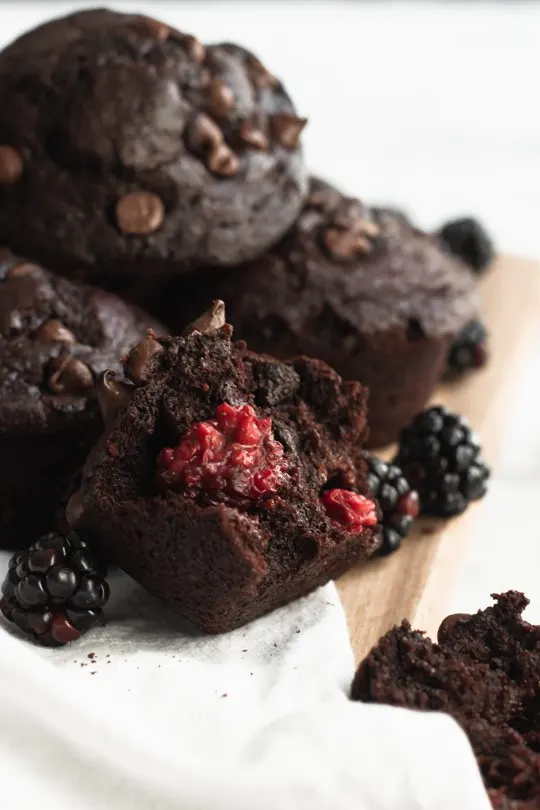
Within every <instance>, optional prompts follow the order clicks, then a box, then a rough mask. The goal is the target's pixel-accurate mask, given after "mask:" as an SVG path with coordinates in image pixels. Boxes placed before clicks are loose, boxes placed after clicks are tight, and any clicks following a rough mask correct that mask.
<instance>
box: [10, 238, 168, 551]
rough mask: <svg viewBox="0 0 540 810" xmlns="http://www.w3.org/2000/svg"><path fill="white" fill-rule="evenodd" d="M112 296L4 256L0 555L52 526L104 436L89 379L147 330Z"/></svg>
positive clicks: (138, 315)
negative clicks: (59, 506) (87, 458)
mask: <svg viewBox="0 0 540 810" xmlns="http://www.w3.org/2000/svg"><path fill="white" fill-rule="evenodd" d="M150 326H154V328H155V329H156V330H159V329H160V328H161V327H160V326H159V324H157V323H156V322H155V321H153V320H152V319H151V318H150V317H148V316H147V315H145V314H144V313H143V312H141V311H139V310H136V309H134V308H132V307H129V306H128V305H127V304H125V303H124V302H123V301H121V300H120V299H119V298H117V297H116V296H115V295H112V294H110V293H105V292H101V291H99V290H95V289H93V288H91V287H86V286H80V285H77V284H75V283H73V282H70V281H67V280H66V279H61V278H57V277H55V276H53V275H51V274H50V273H49V272H48V271H47V270H45V269H43V268H42V267H40V266H38V265H36V264H33V263H32V262H28V261H26V260H25V259H22V258H20V257H17V256H15V255H14V254H13V253H11V252H10V251H8V250H1V251H0V377H1V381H2V385H1V387H0V547H1V548H11V547H21V546H23V545H25V544H26V543H28V542H31V541H34V540H37V539H38V537H39V535H40V534H43V533H44V532H46V531H49V530H50V529H51V528H52V527H53V513H54V510H55V507H56V505H57V503H58V500H59V499H60V497H61V495H62V492H63V490H64V488H65V487H66V486H68V484H69V482H70V480H71V478H72V476H73V475H74V473H75V472H76V470H77V469H78V468H79V467H80V465H81V464H82V462H83V460H84V458H85V456H86V455H87V453H88V450H89V448H90V447H91V446H92V444H93V443H94V442H95V440H96V438H97V436H98V435H99V433H100V431H101V429H102V427H101V425H102V423H101V417H100V413H99V408H98V404H97V401H96V399H95V397H94V392H93V389H94V380H95V378H96V376H97V375H98V374H100V373H101V372H102V371H104V369H106V368H111V367H112V368H116V370H118V371H119V370H120V368H121V365H120V362H119V356H120V354H122V353H125V352H128V351H129V349H130V348H131V347H132V346H133V345H134V344H135V343H136V342H137V341H139V340H140V338H141V336H142V335H144V334H145V331H146V330H147V329H148V327H150Z"/></svg>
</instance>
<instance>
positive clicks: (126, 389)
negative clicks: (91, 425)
mask: <svg viewBox="0 0 540 810" xmlns="http://www.w3.org/2000/svg"><path fill="white" fill-rule="evenodd" d="M134 391H135V387H134V386H133V385H129V384H128V383H125V382H122V381H121V380H117V379H116V378H115V376H114V374H113V372H112V371H104V372H103V374H102V375H101V376H100V378H99V380H98V382H97V385H96V395H97V400H98V404H99V409H100V411H101V416H102V418H103V422H104V423H105V425H106V426H108V425H110V424H111V423H112V422H114V420H115V419H116V416H117V415H118V413H119V412H120V411H121V410H123V409H124V408H125V407H126V405H128V404H129V402H130V400H131V397H132V396H133V393H134Z"/></svg>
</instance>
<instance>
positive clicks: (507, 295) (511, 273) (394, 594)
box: [338, 258, 540, 660]
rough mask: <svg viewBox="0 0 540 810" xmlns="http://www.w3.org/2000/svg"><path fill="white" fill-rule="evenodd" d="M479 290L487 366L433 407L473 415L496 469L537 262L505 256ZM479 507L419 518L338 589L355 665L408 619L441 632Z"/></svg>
mask: <svg viewBox="0 0 540 810" xmlns="http://www.w3.org/2000/svg"><path fill="white" fill-rule="evenodd" d="M482 287H483V310H484V320H485V322H486V324H487V326H488V328H489V331H490V335H491V352H492V354H491V360H490V363H489V364H488V365H487V366H486V368H485V369H483V370H482V371H479V372H477V373H475V374H474V375H471V376H470V377H469V378H467V379H466V380H463V381H461V382H459V383H454V384H452V385H444V386H441V387H440V388H439V389H438V390H437V391H436V392H435V395H434V396H433V402H437V403H444V404H446V405H448V407H450V408H451V409H452V410H454V411H457V412H459V413H463V414H465V415H466V416H467V417H468V418H469V420H470V422H471V424H472V426H473V427H474V428H475V430H477V431H478V433H479V434H480V437H481V439H482V445H483V448H484V456H485V457H486V460H487V461H488V462H489V463H490V464H493V463H494V462H495V460H496V455H497V450H498V445H499V439H500V435H501V432H502V430H501V428H502V427H503V426H504V422H505V415H506V413H507V411H508V405H509V402H510V401H511V396H512V388H513V385H514V384H515V382H516V379H517V378H518V376H519V375H520V374H522V373H524V362H523V361H524V351H523V350H524V347H525V345H526V343H527V341H528V340H529V339H531V338H532V335H533V330H534V328H535V325H538V324H539V322H540V265H539V264H537V263H536V262H531V261H526V260H524V259H512V258H501V259H500V260H499V261H498V262H497V263H496V265H495V266H494V268H493V269H492V271H490V273H489V274H488V275H487V277H486V278H485V279H484V280H483V281H482ZM387 452H388V451H387ZM383 455H384V454H383ZM481 508H482V503H481V502H480V503H478V504H475V505H474V506H471V507H469V509H468V510H467V512H466V513H465V514H464V515H462V516H460V517H459V518H455V519H453V520H451V521H447V522H442V521H441V522H437V521H434V520H428V519H427V518H426V519H424V520H422V521H419V526H418V527H417V529H416V530H415V531H414V532H413V533H412V534H411V535H410V536H409V537H408V538H407V540H406V541H405V542H404V544H403V546H402V548H401V549H400V551H399V552H398V553H396V554H394V555H392V556H390V557H388V558H386V559H380V560H374V561H372V562H369V563H367V564H363V565H360V566H357V567H356V568H354V569H353V570H352V571H350V572H349V573H348V574H346V575H345V576H344V577H342V578H341V580H340V581H339V582H338V589H339V592H340V595H341V599H342V601H343V605H344V608H345V612H346V614H347V620H348V623H349V630H350V634H351V641H352V645H353V649H354V651H355V655H356V657H357V660H361V659H362V658H363V657H364V655H365V654H366V653H367V652H368V651H369V649H370V648H371V647H372V646H373V644H375V643H376V642H377V640H378V639H379V637H380V636H381V635H382V634H383V633H385V632H386V631H387V630H388V629H389V628H390V627H392V626H393V625H394V624H396V623H398V622H400V621H401V620H402V619H403V618H408V619H409V620H410V621H411V623H412V624H413V626H414V627H418V628H421V629H423V630H427V632H428V633H429V634H430V635H431V636H433V635H434V634H435V633H436V631H437V627H438V625H439V623H440V620H441V619H442V618H443V616H444V615H446V613H445V607H446V604H447V599H448V596H449V594H450V592H451V588H452V585H453V583H454V582H455V579H456V577H457V575H458V573H459V567H460V563H461V560H462V556H463V553H464V550H465V548H466V544H467V541H468V539H469V538H470V536H471V533H472V524H473V522H474V521H475V519H476V518H477V516H478V511H479V509H481Z"/></svg>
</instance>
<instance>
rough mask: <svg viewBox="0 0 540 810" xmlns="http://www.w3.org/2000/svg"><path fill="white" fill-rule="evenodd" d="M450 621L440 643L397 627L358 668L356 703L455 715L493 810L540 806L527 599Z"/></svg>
mask: <svg viewBox="0 0 540 810" xmlns="http://www.w3.org/2000/svg"><path fill="white" fill-rule="evenodd" d="M493 596H494V598H495V599H496V604H495V605H494V606H492V607H488V608H486V609H485V610H481V611H478V613H476V614H475V615H469V614H454V615H452V616H448V617H447V618H446V619H445V620H444V621H443V623H442V624H441V626H440V628H439V633H438V641H439V643H438V644H434V643H433V642H431V641H430V639H428V638H426V637H425V636H424V635H423V633H419V632H416V631H412V630H411V626H410V624H409V623H408V622H403V623H402V625H401V626H400V627H394V629H393V630H390V631H389V632H388V633H387V634H386V635H385V636H383V638H382V639H381V640H380V641H379V643H378V645H377V646H376V647H374V648H373V649H372V651H371V652H370V654H369V655H368V656H367V658H366V659H365V660H364V661H363V663H362V664H361V665H360V667H359V668H358V671H357V673H356V676H355V679H354V682H353V685H352V698H353V699H354V700H362V701H365V702H368V703H389V704H391V705H394V706H402V707H406V708H411V709H423V710H428V711H442V712H447V713H448V714H450V715H452V716H453V717H454V719H455V720H457V722H458V723H459V724H460V725H461V726H462V728H463V729H464V730H465V732H466V733H467V735H468V737H469V740H470V742H471V745H472V747H473V750H474V752H475V754H476V758H477V760H478V765H479V767H480V770H481V772H482V776H483V779H484V783H485V785H486V788H488V792H489V795H490V798H491V800H492V803H493V807H494V808H496V810H501V808H505V810H506V809H507V808H509V809H510V808H511V810H529V808H531V809H532V808H533V807H535V808H537V807H540V731H539V729H540V684H539V680H538V673H539V671H540V627H539V626H535V625H531V624H529V623H528V622H526V621H524V620H523V619H522V618H521V614H522V613H523V610H524V609H525V607H526V606H527V605H528V603H529V600H528V599H526V598H525V596H524V595H523V594H522V593H518V592H516V591H509V592H508V593H505V594H493Z"/></svg>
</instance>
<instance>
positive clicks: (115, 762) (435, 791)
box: [0, 554, 490, 810]
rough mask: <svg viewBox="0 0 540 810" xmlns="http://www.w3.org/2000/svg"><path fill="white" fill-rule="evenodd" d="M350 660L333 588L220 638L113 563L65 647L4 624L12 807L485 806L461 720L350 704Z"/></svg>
mask: <svg viewBox="0 0 540 810" xmlns="http://www.w3.org/2000/svg"><path fill="white" fill-rule="evenodd" d="M7 559H8V556H7V555H6V554H2V555H0V575H1V576H2V577H3V575H4V572H5V569H6V567H7ZM353 671H354V663H353V656H352V652H351V648H350V644H349V640H348V635H347V628H346V622H345V617H344V614H343V610H342V608H341V605H340V603H339V599H338V596H337V592H336V589H335V587H334V586H333V585H329V586H326V587H325V588H322V589H320V590H318V591H317V592H316V593H314V594H312V595H310V596H308V597H306V598H304V599H301V600H299V601H297V602H295V603H293V604H292V605H290V606H288V607H286V608H283V609H281V610H278V611H275V612H274V613H272V614H271V615H269V616H267V617H265V618H263V619H259V620H258V621H255V622H252V623H251V624H250V625H248V626H247V627H243V628H240V629H239V630H236V631H234V632H232V633H229V634H227V635H222V636H216V637H211V636H203V635H198V634H194V631H193V630H191V629H190V628H189V627H188V626H187V625H186V624H185V623H184V622H183V621H182V619H180V618H179V617H178V616H176V615H174V614H173V613H172V612H171V611H169V610H167V609H166V608H164V607H163V605H162V604H161V603H160V602H159V601H158V600H156V599H154V598H153V597H151V596H149V595H148V594H146V593H145V592H144V591H143V590H142V589H140V588H139V587H138V586H136V585H135V584H134V583H133V582H132V581H131V580H130V579H129V578H128V577H126V576H124V575H123V574H120V573H118V574H116V575H115V576H114V577H113V595H112V597H111V601H110V603H109V605H108V607H107V624H106V625H105V627H101V628H96V629H94V630H93V631H91V632H90V633H89V634H88V635H86V636H84V637H83V638H82V639H81V640H80V641H78V642H76V643H74V644H72V645H70V646H69V647H66V648H63V649H56V650H43V649H41V648H37V647H35V646H33V645H32V644H30V643H28V642H26V641H25V640H23V639H21V638H19V637H17V635H16V631H13V630H12V628H11V627H8V624H7V623H4V624H3V626H2V628H0V728H1V734H0V785H1V786H2V788H1V790H2V807H3V808H5V810H26V809H27V808H34V807H39V808H40V810H53V808H54V810H74V808H77V810H96V808H97V809H98V810H101V809H102V808H107V809H108V808H111V809H112V810H148V809H149V808H151V810H169V809H170V810H172V808H174V809H175V810H214V808H215V810H255V808H257V810H289V808H290V810H293V809H294V810H304V809H305V810H308V809H309V810H457V808H459V810H489V808H490V803H489V801H488V799H487V796H486V794H485V791H484V789H483V786H482V783H481V780H480V776H479V773H478V770H477V766H476V762H475V760H474V757H473V755H472V752H471V749H470V746H469V743H468V741H467V739H466V737H465V735H464V734H463V733H462V731H461V730H460V729H459V727H458V726H457V724H456V723H454V721H453V720H451V719H450V718H449V717H446V716H444V715H439V714H430V715H427V714H421V713H417V712H410V711H406V710H403V709H395V708H390V707H385V706H372V705H362V704H359V703H353V702H351V701H349V700H348V699H347V690H348V687H349V684H350V682H351V679H352V675H353Z"/></svg>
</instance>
